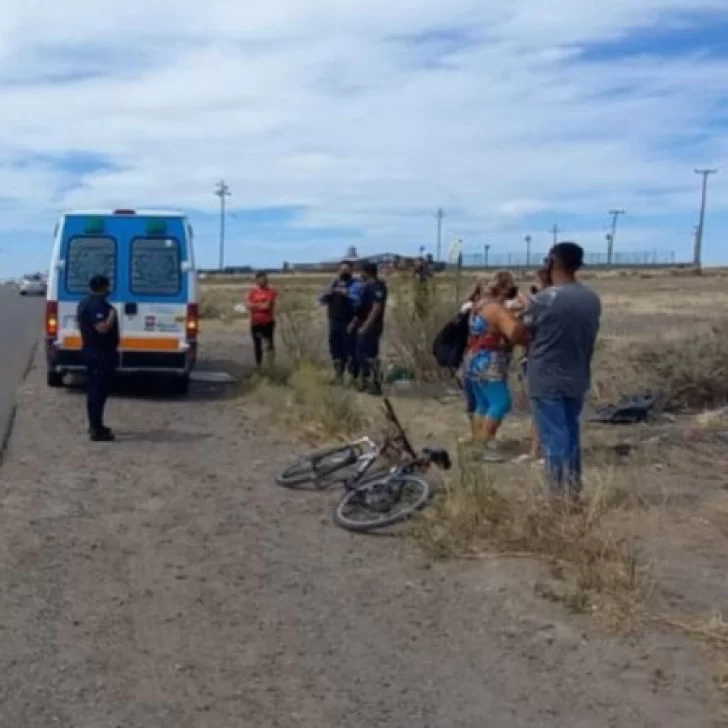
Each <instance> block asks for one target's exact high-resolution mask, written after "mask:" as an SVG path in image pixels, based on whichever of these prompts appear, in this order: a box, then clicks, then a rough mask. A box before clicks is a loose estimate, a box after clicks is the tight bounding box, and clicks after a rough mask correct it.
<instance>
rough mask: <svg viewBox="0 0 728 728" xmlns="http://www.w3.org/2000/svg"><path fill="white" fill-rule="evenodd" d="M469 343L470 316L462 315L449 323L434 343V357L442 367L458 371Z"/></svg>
mask: <svg viewBox="0 0 728 728" xmlns="http://www.w3.org/2000/svg"><path fill="white" fill-rule="evenodd" d="M467 343H468V314H467V313H460V314H458V315H457V316H456V317H455V318H454V319H451V320H450V321H448V322H447V323H446V324H445V325H444V326H443V327H442V329H441V330H440V332H439V333H438V334H437V336H436V337H435V340H434V341H433V342H432V355H433V356H434V357H435V360H436V361H437V363H438V364H439V365H440V366H441V367H447V368H448V369H453V370H455V369H457V368H458V367H459V366H460V364H461V363H462V361H463V356H464V355H465V347H466V346H467Z"/></svg>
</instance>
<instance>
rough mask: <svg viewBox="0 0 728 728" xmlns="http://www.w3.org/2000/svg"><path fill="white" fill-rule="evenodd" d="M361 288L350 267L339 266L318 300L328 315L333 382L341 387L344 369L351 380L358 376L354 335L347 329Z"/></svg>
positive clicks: (345, 263) (353, 315) (344, 264)
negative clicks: (337, 273) (335, 274)
mask: <svg viewBox="0 0 728 728" xmlns="http://www.w3.org/2000/svg"><path fill="white" fill-rule="evenodd" d="M362 289H363V284H362V282H361V281H358V280H356V279H355V278H354V274H353V271H352V267H351V263H349V261H347V260H345V261H342V263H341V265H340V266H339V275H338V276H337V277H336V279H335V280H334V281H333V282H332V283H331V285H330V286H329V287H328V288H327V289H326V290H325V291H324V293H323V294H322V295H321V296H320V297H319V302H320V303H321V304H322V305H323V306H326V308H327V310H328V315H329V352H330V354H331V361H332V362H333V365H334V382H335V383H341V382H343V379H344V372H345V371H346V370H347V369H348V371H349V375H350V376H351V378H352V379H354V380H355V379H356V378H357V376H358V373H359V371H358V364H357V356H356V332H355V331H353V330H350V329H349V326H350V324H351V322H352V321H353V320H354V317H355V315H356V311H357V308H358V307H359V303H360V297H361V292H362Z"/></svg>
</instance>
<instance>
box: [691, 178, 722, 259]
mask: <svg viewBox="0 0 728 728" xmlns="http://www.w3.org/2000/svg"><path fill="white" fill-rule="evenodd" d="M695 174H700V175H702V177H703V194H702V197H701V199H700V218H699V219H698V230H697V232H696V233H695V250H694V252H693V265H694V266H695V267H696V268H697V270H700V269H701V267H702V265H703V231H704V230H705V200H706V198H707V195H708V177H710V175H711V174H718V170H717V169H696V170H695Z"/></svg>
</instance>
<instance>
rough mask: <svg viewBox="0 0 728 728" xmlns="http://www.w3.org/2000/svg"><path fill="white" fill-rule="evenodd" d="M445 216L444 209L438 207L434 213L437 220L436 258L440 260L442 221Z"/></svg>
mask: <svg viewBox="0 0 728 728" xmlns="http://www.w3.org/2000/svg"><path fill="white" fill-rule="evenodd" d="M444 217H445V211H444V210H443V209H442V208H441V207H439V208H438V210H437V212H436V213H435V219H436V220H437V260H438V262H439V261H440V260H441V252H442V221H443V218H444Z"/></svg>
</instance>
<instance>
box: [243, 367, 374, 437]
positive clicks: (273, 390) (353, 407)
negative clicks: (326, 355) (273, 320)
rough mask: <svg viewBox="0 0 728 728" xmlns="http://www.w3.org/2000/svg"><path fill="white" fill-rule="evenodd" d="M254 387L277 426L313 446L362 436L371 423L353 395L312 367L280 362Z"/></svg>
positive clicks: (256, 398)
mask: <svg viewBox="0 0 728 728" xmlns="http://www.w3.org/2000/svg"><path fill="white" fill-rule="evenodd" d="M251 385H252V386H250V389H251V393H250V397H251V398H252V399H253V400H254V402H256V403H258V404H261V405H263V406H264V407H265V409H266V411H267V413H268V415H269V417H270V418H271V419H272V421H273V423H275V424H276V425H279V426H284V427H286V428H287V429H289V430H291V431H294V432H295V433H296V435H297V436H298V437H299V438H300V439H301V440H303V441H305V442H307V443H310V444H311V445H319V444H321V443H322V442H329V443H330V442H333V441H337V440H345V439H347V438H351V437H354V436H356V435H360V434H361V433H362V431H364V430H366V429H367V427H368V426H369V424H370V422H371V419H370V416H369V415H368V414H367V413H366V411H365V408H363V407H361V406H360V405H359V404H358V402H357V401H356V399H355V398H353V397H352V396H351V393H350V392H347V391H345V390H343V389H341V388H337V387H331V386H327V374H326V373H325V372H323V371H322V370H321V369H320V368H319V367H316V366H312V365H311V364H302V365H301V366H293V365H292V364H291V362H290V361H283V362H281V363H277V364H275V365H273V366H271V367H269V368H268V369H266V370H265V371H264V372H262V373H261V374H258V375H256V376H255V377H254V379H253V381H252V382H251Z"/></svg>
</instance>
